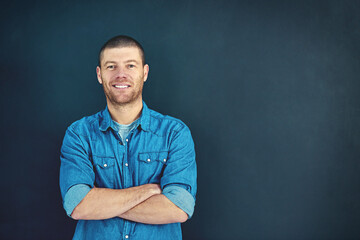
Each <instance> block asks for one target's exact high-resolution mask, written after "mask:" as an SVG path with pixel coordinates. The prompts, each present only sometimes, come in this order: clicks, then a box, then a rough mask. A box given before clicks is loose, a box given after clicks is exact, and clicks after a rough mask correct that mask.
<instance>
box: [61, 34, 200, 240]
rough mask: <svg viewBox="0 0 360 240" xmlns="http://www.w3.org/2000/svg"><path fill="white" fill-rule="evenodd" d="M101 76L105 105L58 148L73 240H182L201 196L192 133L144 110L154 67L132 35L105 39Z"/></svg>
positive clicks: (78, 123)
mask: <svg viewBox="0 0 360 240" xmlns="http://www.w3.org/2000/svg"><path fill="white" fill-rule="evenodd" d="M96 73H97V79H98V81H99V83H100V84H101V85H102V86H103V89H104V93H105V96H106V102H107V107H106V108H105V110H103V111H101V112H99V113H97V114H95V115H92V116H88V117H84V118H82V119H81V120H78V121H76V122H75V123H73V124H72V125H71V126H69V127H68V129H67V131H66V134H65V137H64V141H63V145H62V148H61V156H60V160H61V167H60V189H61V195H62V198H63V205H64V209H65V210H66V212H67V214H68V215H69V216H70V217H72V218H73V219H76V220H79V221H78V223H77V226H76V230H75V234H74V238H73V239H87V240H88V239H141V240H144V239H157V240H159V239H166V240H168V239H181V238H182V237H181V226H180V223H182V222H185V221H186V220H187V219H188V218H190V217H191V216H192V214H193V211H194V206H195V194H196V163H195V150H194V143H193V140H192V137H191V134H190V130H189V128H188V127H187V126H186V125H185V124H184V123H183V122H181V121H180V120H178V119H175V118H173V117H169V116H165V115H162V114H160V113H158V112H155V111H153V110H151V109H149V108H148V107H147V106H146V104H145V102H144V101H143V99H142V90H143V85H144V82H145V81H146V80H147V78H148V73H149V66H148V65H147V64H146V62H145V54H144V50H143V48H142V46H141V45H140V44H139V43H138V42H137V41H136V40H134V39H133V38H131V37H128V36H117V37H114V38H112V39H110V40H109V41H108V42H106V43H105V44H104V46H103V47H102V48H101V50H100V54H99V66H98V67H97V68H96Z"/></svg>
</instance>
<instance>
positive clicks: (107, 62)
mask: <svg viewBox="0 0 360 240" xmlns="http://www.w3.org/2000/svg"><path fill="white" fill-rule="evenodd" d="M109 63H116V62H115V61H106V62H104V65H106V64H109Z"/></svg>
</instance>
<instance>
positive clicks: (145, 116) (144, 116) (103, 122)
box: [99, 101, 150, 132]
mask: <svg viewBox="0 0 360 240" xmlns="http://www.w3.org/2000/svg"><path fill="white" fill-rule="evenodd" d="M109 127H111V128H112V129H113V130H115V126H114V123H113V121H112V118H111V115H110V112H109V109H108V107H107V106H106V108H105V110H104V111H103V112H102V114H101V116H100V123H99V129H100V130H101V131H103V132H104V131H106V130H108V128H109ZM139 127H140V128H141V129H142V130H144V131H149V129H150V110H149V108H148V107H147V105H146V104H145V102H144V101H143V109H142V111H141V116H140V121H139Z"/></svg>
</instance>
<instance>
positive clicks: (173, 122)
mask: <svg viewBox="0 0 360 240" xmlns="http://www.w3.org/2000/svg"><path fill="white" fill-rule="evenodd" d="M149 110H150V129H151V131H152V132H157V133H161V132H162V133H169V132H179V131H190V130H189V128H188V126H187V125H186V124H185V123H184V122H183V121H181V120H180V119H178V118H175V117H172V116H169V115H164V114H161V113H159V112H157V111H154V110H151V109H149Z"/></svg>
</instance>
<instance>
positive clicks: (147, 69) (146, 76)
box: [144, 64, 149, 82]
mask: <svg viewBox="0 0 360 240" xmlns="http://www.w3.org/2000/svg"><path fill="white" fill-rule="evenodd" d="M148 74H149V65H147V64H145V65H144V82H146V80H147V78H148Z"/></svg>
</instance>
